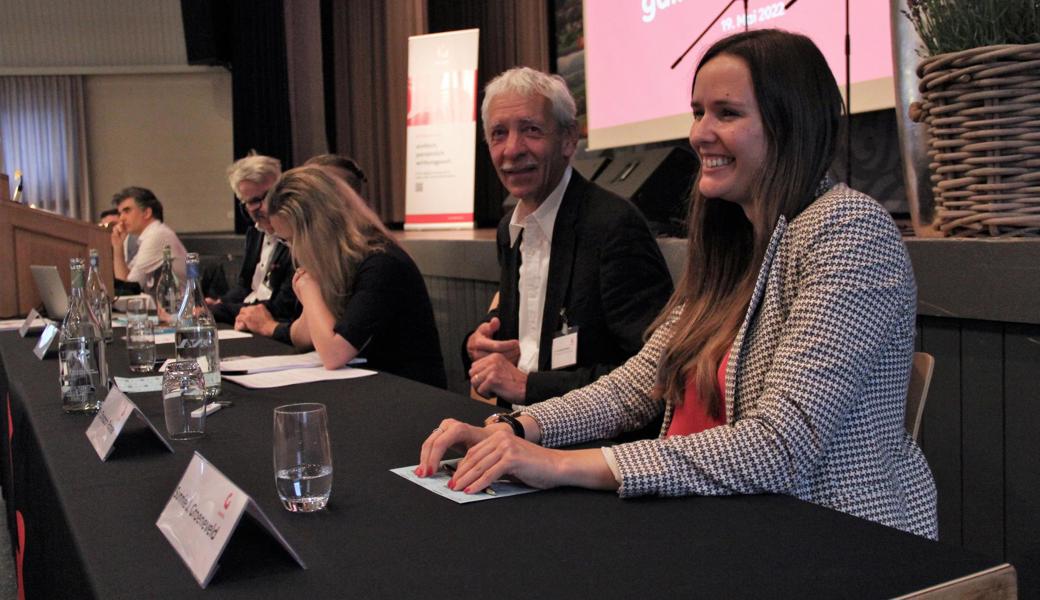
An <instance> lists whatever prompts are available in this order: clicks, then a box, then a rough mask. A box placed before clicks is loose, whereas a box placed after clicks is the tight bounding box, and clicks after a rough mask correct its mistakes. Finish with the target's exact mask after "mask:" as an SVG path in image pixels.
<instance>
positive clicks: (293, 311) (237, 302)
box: [213, 227, 303, 344]
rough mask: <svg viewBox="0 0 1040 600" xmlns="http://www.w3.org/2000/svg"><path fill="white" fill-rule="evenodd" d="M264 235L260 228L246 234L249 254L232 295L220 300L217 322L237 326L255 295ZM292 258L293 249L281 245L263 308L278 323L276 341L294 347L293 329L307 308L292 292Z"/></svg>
mask: <svg viewBox="0 0 1040 600" xmlns="http://www.w3.org/2000/svg"><path fill="white" fill-rule="evenodd" d="M263 244H264V234H263V232H262V231H260V230H259V229H257V228H256V227H250V228H249V230H248V231H246V252H245V256H244V257H243V259H242V270H241V271H240V272H239V274H238V281H236V282H235V285H234V287H232V288H231V289H230V290H229V291H228V293H226V294H224V295H223V296H221V297H220V304H218V305H216V306H214V307H213V318H214V319H216V320H217V321H218V322H220V323H230V324H234V322H235V317H237V316H238V311H240V310H242V306H243V304H242V301H243V300H245V298H246V296H248V295H249V294H250V292H252V291H253V288H252V284H253V272H254V271H255V270H256V265H257V263H259V262H260V252H261V250H263ZM295 272H296V269H295V268H293V264H292V256H291V255H290V253H289V248H287V247H286V246H284V245H283V244H278V246H277V247H276V248H275V249H274V253H273V254H272V256H271V266H270V268H269V269H268V271H267V284H268V285H269V286H270V287H271V298H270V299H268V300H265V301H264V302H263V304H264V305H265V306H267V310H268V311H270V312H271V316H272V317H274V319H275V320H276V321H278V326H277V327H276V328H275V330H274V335H273V336H271V337H272V338H274V339H276V340H278V341H281V342H285V343H287V344H291V343H292V340H290V339H289V326H290V325H291V324H292V322H293V321H294V320H296V319H297V318H299V316H300V313H301V312H302V309H303V307H302V306H300V303H299V302H297V300H296V293H295V292H293V289H292V280H293V274H294V273H295Z"/></svg>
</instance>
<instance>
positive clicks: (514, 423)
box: [498, 413, 527, 440]
mask: <svg viewBox="0 0 1040 600" xmlns="http://www.w3.org/2000/svg"><path fill="white" fill-rule="evenodd" d="M514 415H515V413H513V414H510V413H498V422H499V423H509V426H510V427H512V428H513V433H515V434H516V437H518V438H520V439H522V440H523V439H527V436H526V435H525V433H526V432H525V431H524V424H523V423H521V422H520V419H517V418H516V416H514Z"/></svg>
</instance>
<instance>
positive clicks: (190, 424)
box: [162, 360, 206, 440]
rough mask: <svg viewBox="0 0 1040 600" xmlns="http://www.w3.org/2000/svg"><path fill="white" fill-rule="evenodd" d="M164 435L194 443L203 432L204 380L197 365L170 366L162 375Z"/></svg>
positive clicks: (191, 362)
mask: <svg viewBox="0 0 1040 600" xmlns="http://www.w3.org/2000/svg"><path fill="white" fill-rule="evenodd" d="M162 391H163V411H164V413H165V416H166V432H167V433H169V434H170V439H173V440H193V439H195V438H200V437H202V435H203V434H204V433H205V431H206V380H205V379H204V378H203V376H202V369H200V368H199V363H197V362H195V361H193V360H181V361H177V362H172V363H170V364H169V365H167V367H166V372H165V373H163V386H162Z"/></svg>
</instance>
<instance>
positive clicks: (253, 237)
mask: <svg viewBox="0 0 1040 600" xmlns="http://www.w3.org/2000/svg"><path fill="white" fill-rule="evenodd" d="M281 174H282V165H281V162H279V161H278V159H276V158H271V157H270V156H261V155H258V154H255V153H251V154H250V155H249V156H246V157H245V158H242V159H240V160H238V161H235V163H233V164H232V165H231V166H230V167H228V170H227V176H228V183H229V184H230V185H231V190H232V191H233V192H234V193H235V197H236V198H238V201H239V206H241V207H242V209H243V210H244V211H245V212H246V214H247V215H249V218H250V219H252V221H253V227H250V228H249V230H248V231H247V232H246V250H245V256H244V257H243V260H242V270H241V271H240V272H239V275H238V280H237V281H236V282H235V285H234V286H233V287H232V288H231V289H230V290H229V291H228V292H227V293H226V294H224V295H223V296H221V297H220V298H207V299H206V302H207V303H208V304H209V305H210V310H212V311H213V317H214V318H215V319H216V320H217V321H219V322H222V323H229V324H233V325H234V326H235V329H239V330H242V331H251V332H253V333H255V334H258V335H263V336H266V337H270V338H274V339H276V340H279V341H282V342H285V343H287V344H289V343H292V341H291V340H290V338H289V326H290V325H291V324H292V322H293V320H295V319H296V318H297V317H299V316H300V310H301V308H302V307H301V306H300V304H299V302H297V301H296V294H295V293H293V289H292V280H293V273H294V272H295V269H294V268H293V264H292V257H291V255H290V253H289V248H287V247H286V246H285V245H284V244H281V243H279V242H278V240H277V239H276V238H275V237H274V232H273V230H272V229H271V222H270V221H268V219H267V213H266V212H265V211H264V196H265V195H266V194H267V190H269V189H271V186H273V185H274V184H275V182H276V181H278V178H279V177H280V176H281Z"/></svg>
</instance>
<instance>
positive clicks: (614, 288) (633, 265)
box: [464, 171, 672, 404]
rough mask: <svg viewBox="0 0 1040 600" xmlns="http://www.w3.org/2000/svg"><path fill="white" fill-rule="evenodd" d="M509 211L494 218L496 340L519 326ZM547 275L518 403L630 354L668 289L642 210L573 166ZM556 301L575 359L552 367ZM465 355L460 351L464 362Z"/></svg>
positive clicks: (565, 387)
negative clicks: (573, 332) (573, 336)
mask: <svg viewBox="0 0 1040 600" xmlns="http://www.w3.org/2000/svg"><path fill="white" fill-rule="evenodd" d="M514 210H515V209H514ZM511 218H512V211H510V212H509V213H508V214H506V215H505V217H503V218H502V221H501V222H500V223H499V225H498V236H497V242H498V263H499V265H500V266H501V277H500V280H499V306H498V310H497V311H492V313H490V314H489V315H488V319H490V318H491V317H493V316H498V317H499V319H500V320H501V322H502V326H501V327H500V328H499V330H498V332H497V333H496V335H495V337H496V339H502V340H508V339H517V336H518V330H519V327H518V325H519V323H518V322H519V310H520V296H519V292H518V290H517V283H518V279H519V277H520V248H519V244H517V245H516V246H515V247H510V243H509V220H510V219H511ZM548 277H549V280H548V285H547V287H546V293H545V308H544V311H543V312H542V333H541V340H540V344H539V349H538V371H537V372H534V373H530V374H529V375H528V377H527V394H526V397H525V399H524V402H523V404H531V403H534V402H540V401H542V400H545V399H547V398H551V397H553V396H559V395H561V394H563V393H565V392H568V391H570V390H573V389H576V388H579V387H582V386H584V385H586V384H589V383H591V382H593V381H595V380H596V379H597V378H598V377H599V376H600V375H603V374H605V373H608V372H610V371H611V370H613V369H614V368H615V367H617V366H618V365H620V364H621V363H622V362H624V361H625V360H627V359H628V358H629V357H631V356H633V355H634V354H635V353H636V352H638V351H639V349H640V348H642V347H643V333H644V332H645V331H646V328H647V327H648V326H649V325H650V323H651V322H652V321H653V320H654V318H656V317H657V315H658V313H660V312H661V309H662V308H664V305H665V303H666V302H667V301H668V297H669V296H670V295H671V293H672V279H671V276H670V275H669V273H668V267H667V266H666V265H665V262H664V257H663V256H662V255H661V250H660V248H659V247H658V246H657V241H656V240H655V239H654V238H653V236H652V235H651V233H650V229H649V227H647V224H646V220H645V219H644V218H643V215H642V214H641V213H640V212H639V211H638V210H637V209H636V207H635V206H633V205H632V203H630V202H629V201H627V200H624V199H623V198H621V197H619V196H616V195H614V194H612V193H610V192H608V191H607V190H604V189H603V188H601V187H599V186H597V185H595V184H593V183H589V182H588V181H587V180H586V179H585V178H583V177H582V176H581V175H580V174H579V173H578V172H577V171H572V173H571V180H570V183H569V184H568V186H567V190H566V191H565V192H564V196H563V200H562V202H561V204H560V210H559V212H558V213H557V214H556V223H555V225H554V226H553V239H552V251H551V256H550V259H549V275H548ZM561 309H563V310H564V311H565V314H566V318H567V324H568V325H569V326H570V327H575V326H577V327H578V362H577V364H576V365H575V366H573V367H569V368H566V369H560V370H556V371H552V370H550V366H551V364H552V340H553V337H554V335H553V334H554V333H556V332H558V331H560V328H561V326H562V322H561V320H560V310H561ZM468 362H469V361H468V356H464V363H467V370H469V368H468Z"/></svg>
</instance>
